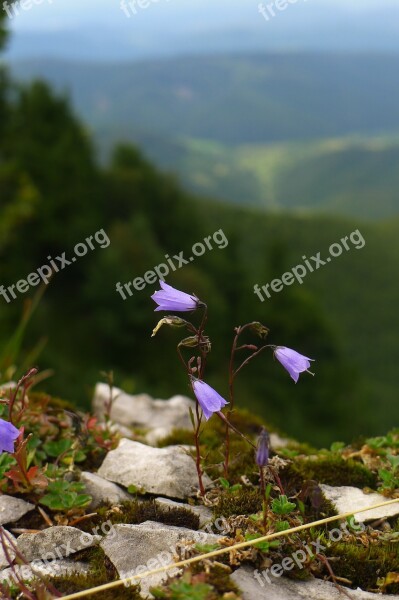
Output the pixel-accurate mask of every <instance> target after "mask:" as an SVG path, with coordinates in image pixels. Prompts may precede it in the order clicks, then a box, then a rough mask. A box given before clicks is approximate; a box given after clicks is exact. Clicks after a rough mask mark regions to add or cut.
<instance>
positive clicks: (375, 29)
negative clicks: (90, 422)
mask: <svg viewBox="0 0 399 600" xmlns="http://www.w3.org/2000/svg"><path fill="white" fill-rule="evenodd" d="M267 5H270V6H271V9H270V7H269V8H267ZM277 5H278V6H281V5H284V4H282V3H281V2H280V3H278V2H277ZM263 6H264V7H265V8H266V12H265V11H263V14H262V12H261V11H260V8H259V4H258V2H256V1H255V0H254V1H252V0H217V2H215V1H214V0H212V1H210V0H189V1H187V0H158V1H157V2H156V1H155V0H152V1H151V0H145V1H144V0H142V1H141V2H140V3H139V2H137V1H136V2H133V1H132V0H127V1H126V2H125V3H124V4H121V3H120V1H119V0H84V2H82V1H81V0H79V1H78V0H52V1H51V0H42V1H41V2H40V1H39V0H36V3H35V2H33V0H32V1H30V0H24V2H23V3H22V5H21V4H18V3H17V4H12V3H11V2H8V3H6V4H3V6H2V8H1V10H0V28H1V33H0V44H1V52H2V54H1V79H0V285H3V286H5V289H7V288H8V287H9V286H10V285H12V284H16V283H17V282H18V281H19V280H22V279H26V277H27V275H28V274H29V273H31V272H34V271H36V270H37V269H38V268H40V267H41V266H42V265H44V264H46V263H47V262H48V260H47V257H48V256H52V257H53V258H54V257H55V256H58V255H62V253H63V252H65V253H66V256H68V255H69V256H70V255H71V254H73V248H74V246H75V244H77V243H80V242H83V241H84V240H85V239H86V238H87V237H88V236H90V235H94V233H95V232H97V231H99V230H100V229H104V231H105V232H106V234H107V236H108V237H109V239H110V241H111V243H110V245H109V247H108V248H99V247H97V248H96V249H95V251H91V252H89V253H88V254H87V255H86V256H84V257H82V258H79V260H77V261H76V263H74V264H72V265H70V266H68V268H65V269H64V270H63V271H61V272H59V273H56V274H55V275H54V277H53V279H52V281H51V282H50V284H49V285H48V286H47V287H45V288H44V287H43V288H40V289H39V288H37V287H31V288H30V289H29V290H28V291H27V292H25V293H18V295H17V298H16V299H15V300H13V301H11V302H9V303H7V301H6V299H5V298H4V297H3V296H1V295H0V343H1V345H0V372H1V378H2V380H6V379H8V378H9V377H13V378H15V377H17V376H18V375H19V374H21V373H22V371H23V369H24V368H25V366H26V365H31V364H36V363H37V364H38V365H39V366H40V367H41V368H42V369H45V370H47V369H51V370H52V371H53V374H52V377H51V378H50V379H48V380H47V381H46V382H45V383H43V384H42V387H43V388H44V389H46V390H47V391H50V392H52V393H53V394H55V395H58V396H60V397H63V398H66V399H69V400H71V401H72V402H74V403H75V404H76V405H77V406H88V405H89V401H90V396H91V391H92V388H93V386H94V384H95V383H96V381H97V380H99V379H100V378H101V376H100V371H109V370H111V369H113V370H114V372H115V383H116V385H118V386H119V387H123V388H124V389H126V390H127V391H130V392H137V393H138V392H149V393H151V394H153V395H154V396H156V397H161V398H168V397H170V396H171V395H173V394H176V393H183V394H186V393H189V391H188V388H187V383H186V378H185V376H184V373H183V371H182V370H181V368H180V366H179V363H178V361H177V359H176V356H175V354H174V351H173V348H174V345H175V343H176V342H177V340H178V339H179V336H178V335H176V333H175V332H173V331H171V330H166V329H165V328H164V330H161V331H160V333H159V334H158V337H157V338H156V339H155V340H154V339H151V338H150V334H151V331H152V329H153V327H154V326H155V324H156V322H157V320H158V317H159V313H154V312H153V310H154V304H153V302H152V301H151V299H150V295H151V294H152V293H153V292H154V290H155V289H156V288H157V285H147V287H146V288H145V289H144V290H142V291H137V290H134V293H133V296H128V297H127V299H126V300H123V299H122V297H121V295H120V294H118V293H117V292H116V288H115V286H116V283H117V282H121V283H126V282H129V281H132V280H133V279H135V278H136V277H140V276H142V275H143V274H144V273H145V272H146V271H148V270H151V269H152V268H153V267H154V266H156V265H158V264H159V263H162V262H164V260H165V254H168V255H169V256H173V255H174V254H178V253H179V252H180V251H184V252H185V254H186V255H187V254H188V255H189V254H190V251H191V247H192V245H193V244H194V243H196V242H199V241H201V240H203V238H204V237H206V236H209V235H212V234H213V233H214V232H215V231H217V230H219V229H222V230H223V232H224V234H225V235H226V237H227V238H228V240H229V244H228V246H227V247H226V248H224V249H220V248H217V247H216V246H215V249H214V250H212V251H208V252H206V253H205V254H204V255H203V256H201V257H198V258H196V259H195V261H193V262H192V263H190V264H188V265H185V266H184V267H182V268H181V269H180V270H177V271H176V272H174V273H172V274H171V275H170V276H169V277H168V278H167V282H168V283H169V284H171V285H173V286H175V287H177V288H179V289H182V290H185V291H188V292H195V293H196V294H197V296H199V297H200V298H201V299H203V300H204V301H206V302H207V303H208V305H209V309H210V315H209V326H208V333H209V335H210V336H211V338H212V341H213V347H212V354H211V359H210V360H209V369H208V375H207V380H208V381H209V383H211V384H212V385H214V386H215V387H217V389H218V391H219V392H220V393H222V394H224V395H227V369H228V358H229V350H230V346H231V342H232V336H233V327H234V326H236V325H239V324H244V323H246V322H248V321H252V320H259V321H261V322H263V323H264V324H266V325H267V326H268V327H270V329H271V333H270V337H269V341H270V343H275V344H280V345H286V346H288V347H292V348H295V349H297V350H298V351H300V352H302V353H303V354H305V355H307V356H310V357H312V358H314V359H316V362H315V363H314V371H315V372H316V376H315V377H314V378H312V377H310V376H308V375H306V374H305V375H303V376H301V379H300V382H299V383H298V384H297V385H295V384H294V383H293V382H292V380H291V379H290V378H289V376H288V374H287V373H286V372H285V371H284V370H283V368H282V367H281V366H280V365H279V364H278V363H275V361H273V359H272V356H271V355H266V354H265V355H262V356H261V357H260V358H259V359H258V361H257V362H254V363H253V364H251V365H250V366H249V367H248V368H247V369H246V370H244V371H243V372H242V374H241V378H240V379H239V380H238V384H237V404H238V405H239V406H241V407H246V408H248V409H250V410H253V411H256V412H258V413H260V414H261V415H262V416H264V417H265V419H266V420H267V421H268V422H269V423H272V424H274V425H275V426H277V427H279V428H280V429H281V430H282V431H283V432H286V433H288V434H290V435H293V436H295V437H297V438H298V439H299V440H303V441H309V442H312V443H314V444H321V445H328V444H330V443H331V442H332V441H333V440H343V441H347V440H348V441H349V440H351V439H352V438H355V437H359V436H363V435H364V436H365V435H378V434H383V433H385V432H386V431H387V430H388V429H390V428H391V427H393V426H395V425H398V418H399V403H398V396H397V388H398V383H399V370H398V367H397V362H398V356H399V348H398V336H397V331H398V325H399V311H398V306H399V285H398V274H399V273H398V265H399V194H398V189H399V168H398V166H399V6H398V4H397V0H392V1H390V0H372V1H371V0H331V1H330V0H297V2H292V3H290V4H288V3H287V5H286V7H285V9H281V8H278V6H277V7H276V5H275V4H274V3H271V2H265V3H264V4H263ZM273 15H274V16H273ZM6 32H8V35H6ZM357 229H358V230H359V231H360V232H361V234H362V236H363V237H364V239H365V241H366V245H365V247H364V248H363V249H361V250H356V249H355V248H352V249H351V250H350V251H348V252H344V253H343V255H342V256H340V257H339V258H336V259H334V260H333V261H332V262H331V263H329V264H328V265H326V266H324V267H323V268H320V269H319V270H317V271H315V272H314V273H312V274H309V275H308V276H307V277H306V279H305V280H304V282H303V284H302V285H299V283H296V284H295V285H292V286H290V287H285V288H284V289H283V291H282V292H280V293H278V294H277V293H275V294H272V297H271V298H270V299H267V300H266V301H265V302H263V303H262V302H261V301H260V300H259V298H258V297H257V296H256V295H255V294H254V291H253V288H254V285H255V284H256V283H258V284H259V285H261V286H262V285H264V284H266V283H268V282H271V281H272V280H273V279H274V278H279V277H280V276H281V275H282V274H283V273H284V272H285V271H288V270H290V269H291V268H292V267H294V266H295V265H297V264H298V263H300V262H303V261H302V256H304V255H306V256H308V257H309V256H312V255H316V254H317V253H318V252H321V254H322V256H323V254H324V255H325V254H326V253H327V251H328V247H329V245H330V244H332V243H334V242H339V240H340V239H341V238H342V237H345V236H346V235H349V234H350V232H352V231H354V230H357ZM194 318H195V317H194ZM251 341H253V340H251Z"/></svg>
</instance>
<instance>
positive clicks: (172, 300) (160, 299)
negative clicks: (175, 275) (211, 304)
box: [151, 280, 202, 312]
mask: <svg viewBox="0 0 399 600" xmlns="http://www.w3.org/2000/svg"><path fill="white" fill-rule="evenodd" d="M159 283H160V286H161V288H162V289H161V290H158V291H157V292H155V293H154V294H153V295H152V296H151V298H152V299H153V300H154V302H156V303H157V304H158V306H157V308H156V309H155V310H156V311H157V310H167V311H177V312H187V311H190V310H195V309H196V308H198V307H199V306H201V304H202V303H201V302H200V301H199V300H198V298H197V297H196V296H190V294H186V293H185V292H180V291H179V290H176V289H175V288H173V287H172V286H171V285H168V284H167V283H165V282H164V281H162V280H160V281H159Z"/></svg>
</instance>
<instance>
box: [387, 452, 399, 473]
mask: <svg viewBox="0 0 399 600" xmlns="http://www.w3.org/2000/svg"><path fill="white" fill-rule="evenodd" d="M387 459H388V460H389V462H390V463H391V465H392V468H393V470H394V471H395V470H396V469H397V468H398V467H399V456H393V455H392V454H388V455H387Z"/></svg>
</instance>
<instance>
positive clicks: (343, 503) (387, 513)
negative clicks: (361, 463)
mask: <svg viewBox="0 0 399 600" xmlns="http://www.w3.org/2000/svg"><path fill="white" fill-rule="evenodd" d="M320 488H321V490H322V491H323V494H324V496H325V497H326V498H327V500H329V501H330V502H331V503H332V504H333V506H334V508H335V510H336V511H337V513H338V514H340V513H349V512H353V514H354V516H355V518H356V520H357V521H358V522H359V523H364V522H366V521H374V520H377V519H384V518H388V517H395V516H396V515H399V500H398V502H397V504H391V505H390V506H383V507H382V508H377V509H374V510H368V511H365V512H363V513H356V510H358V509H359V508H367V507H368V506H373V504H379V503H380V502H385V501H387V500H388V498H385V496H382V495H381V494H377V493H376V492H373V493H371V494H365V493H364V492H362V490H359V489H358V488H355V487H350V486H341V487H333V486H331V485H326V484H320Z"/></svg>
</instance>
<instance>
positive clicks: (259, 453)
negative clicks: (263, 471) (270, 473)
mask: <svg viewBox="0 0 399 600" xmlns="http://www.w3.org/2000/svg"><path fill="white" fill-rule="evenodd" d="M269 444H270V438H269V434H268V432H267V431H266V429H262V431H261V432H260V435H259V439H258V447H257V450H256V464H257V465H258V467H266V466H267V464H268V462H269Z"/></svg>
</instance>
